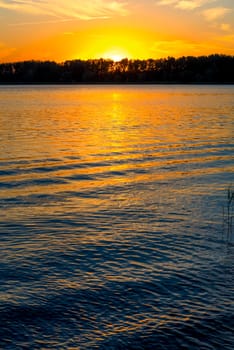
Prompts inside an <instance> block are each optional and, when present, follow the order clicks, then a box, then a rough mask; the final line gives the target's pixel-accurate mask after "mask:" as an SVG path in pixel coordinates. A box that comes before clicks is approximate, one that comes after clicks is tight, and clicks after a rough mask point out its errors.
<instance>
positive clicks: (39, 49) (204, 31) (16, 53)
mask: <svg viewBox="0 0 234 350" xmlns="http://www.w3.org/2000/svg"><path fill="white" fill-rule="evenodd" d="M214 53H219V54H227V55H234V0H110V1H108V0H50V1H45V0H0V62H15V61H22V60H54V61H56V62H63V61H66V60H72V59H93V58H101V57H102V58H111V59H114V60H120V59H122V58H125V57H127V58H129V59H137V58H138V59H148V58H156V59H157V58H164V57H168V56H174V57H180V56H188V55H193V56H200V55H209V54H214Z"/></svg>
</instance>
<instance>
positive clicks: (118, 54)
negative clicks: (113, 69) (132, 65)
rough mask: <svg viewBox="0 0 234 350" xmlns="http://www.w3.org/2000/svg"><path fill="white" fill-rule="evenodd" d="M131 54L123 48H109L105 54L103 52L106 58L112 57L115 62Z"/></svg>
mask: <svg viewBox="0 0 234 350" xmlns="http://www.w3.org/2000/svg"><path fill="white" fill-rule="evenodd" d="M128 56H129V54H128V53H127V52H126V51H124V50H121V49H116V50H109V51H106V52H105V53H104V54H103V58H105V59H111V60H113V61H115V62H119V61H121V60H122V59H123V58H126V57H128Z"/></svg>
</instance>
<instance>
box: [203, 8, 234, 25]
mask: <svg viewBox="0 0 234 350" xmlns="http://www.w3.org/2000/svg"><path fill="white" fill-rule="evenodd" d="M230 12H232V10H231V9H229V8H226V7H213V8H209V9H207V10H204V11H203V12H202V14H203V16H204V17H205V19H206V20H207V21H209V22H212V21H215V20H218V19H220V18H223V17H224V16H225V15H226V14H228V13H230Z"/></svg>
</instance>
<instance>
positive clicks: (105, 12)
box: [0, 0, 128, 20]
mask: <svg viewBox="0 0 234 350" xmlns="http://www.w3.org/2000/svg"><path fill="white" fill-rule="evenodd" d="M0 8H3V9H7V10H11V11H17V12H21V13H26V14H31V15H48V16H54V17H58V18H68V17H69V18H75V19H81V20H90V19H96V18H108V17H111V16H113V15H120V16H124V15H126V14H127V13H128V10H127V3H126V2H124V1H122V0H113V1H108V0H92V1H91V0H86V1H85V2H83V1H81V0H69V1H63V0H51V1H48V2H47V1H43V0H37V1H35V0H14V1H12V0H8V1H7V0H0Z"/></svg>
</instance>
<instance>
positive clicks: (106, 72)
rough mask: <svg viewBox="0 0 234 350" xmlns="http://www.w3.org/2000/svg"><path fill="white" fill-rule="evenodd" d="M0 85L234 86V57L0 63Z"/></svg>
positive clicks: (212, 56) (211, 56) (215, 55)
mask: <svg viewBox="0 0 234 350" xmlns="http://www.w3.org/2000/svg"><path fill="white" fill-rule="evenodd" d="M0 84H1V85H5V84H8V85H32V84H35V85H42V84H46V85H48V84H53V85H54V84H56V85H68V84H70V85H71V84H72V85H84V84H86V85H87V84H89V85H97V84H99V85H101V84H102V85H110V84H115V85H120V84H122V85H123V84H124V85H127V84H128V85H135V84H137V85H146V84H147V85H152V84H154V85H155V84H157V85H165V84H167V85H168V84H170V85H173V84H186V85H188V84H197V85H204V84H209V85H212V84H216V85H217V84H228V85H230V84H231V85H232V84H234V56H227V55H219V54H214V55H210V56H200V57H194V56H187V57H184V56H183V57H179V58H174V57H168V58H161V59H147V60H137V59H134V60H131V59H130V60H129V59H127V58H125V59H122V60H121V61H119V62H115V61H112V60H105V59H102V58H100V59H90V60H80V59H77V60H71V61H65V62H63V63H56V62H53V61H33V60H32V61H23V62H13V63H1V64H0Z"/></svg>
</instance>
